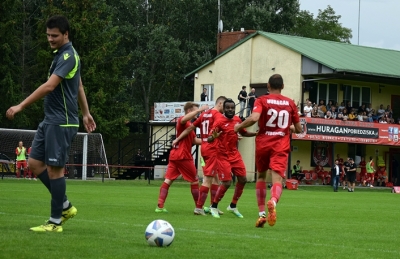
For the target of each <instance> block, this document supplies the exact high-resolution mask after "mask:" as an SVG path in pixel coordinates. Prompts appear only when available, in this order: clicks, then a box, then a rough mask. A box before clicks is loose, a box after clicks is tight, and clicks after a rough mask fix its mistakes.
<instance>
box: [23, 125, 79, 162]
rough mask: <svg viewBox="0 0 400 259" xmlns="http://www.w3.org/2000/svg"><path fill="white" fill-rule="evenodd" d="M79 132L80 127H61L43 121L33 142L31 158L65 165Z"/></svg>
mask: <svg viewBox="0 0 400 259" xmlns="http://www.w3.org/2000/svg"><path fill="white" fill-rule="evenodd" d="M77 133H78V127H61V126H59V125H52V124H46V123H43V122H41V123H40V124H39V127H38V129H37V131H36V134H35V138H34V139H33V142H32V149H31V153H30V155H29V157H30V158H33V159H36V160H39V161H42V162H44V163H45V164H46V165H50V166H58V167H64V166H65V164H66V163H67V161H68V154H69V150H70V148H71V143H72V140H73V139H74V138H75V136H76V134H77Z"/></svg>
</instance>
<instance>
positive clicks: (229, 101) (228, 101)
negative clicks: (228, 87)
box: [224, 98, 236, 108]
mask: <svg viewBox="0 0 400 259" xmlns="http://www.w3.org/2000/svg"><path fill="white" fill-rule="evenodd" d="M227 103H233V105H236V104H235V102H234V101H233V100H232V99H231V98H228V99H226V100H225V101H224V108H225V104H227Z"/></svg>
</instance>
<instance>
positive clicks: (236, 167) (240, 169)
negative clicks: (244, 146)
mask: <svg viewBox="0 0 400 259" xmlns="http://www.w3.org/2000/svg"><path fill="white" fill-rule="evenodd" d="M230 164H231V171H232V173H233V174H234V175H235V176H237V177H246V166H245V165H244V163H243V160H242V159H240V160H235V161H231V162H230Z"/></svg>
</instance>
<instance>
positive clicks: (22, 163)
mask: <svg viewBox="0 0 400 259" xmlns="http://www.w3.org/2000/svg"><path fill="white" fill-rule="evenodd" d="M25 168H27V164H26V160H20V161H17V169H25Z"/></svg>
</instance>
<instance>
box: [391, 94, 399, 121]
mask: <svg viewBox="0 0 400 259" xmlns="http://www.w3.org/2000/svg"><path fill="white" fill-rule="evenodd" d="M391 102H392V103H391V106H392V110H393V119H394V120H395V121H397V119H398V118H400V95H392V100H391Z"/></svg>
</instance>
